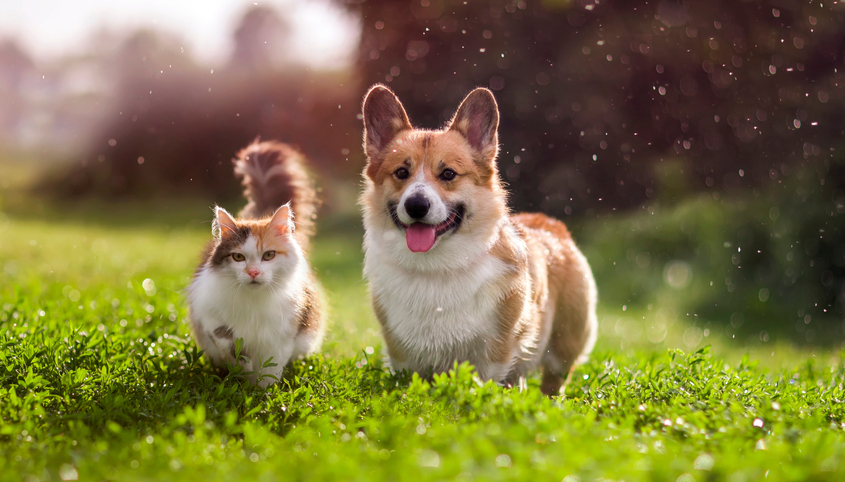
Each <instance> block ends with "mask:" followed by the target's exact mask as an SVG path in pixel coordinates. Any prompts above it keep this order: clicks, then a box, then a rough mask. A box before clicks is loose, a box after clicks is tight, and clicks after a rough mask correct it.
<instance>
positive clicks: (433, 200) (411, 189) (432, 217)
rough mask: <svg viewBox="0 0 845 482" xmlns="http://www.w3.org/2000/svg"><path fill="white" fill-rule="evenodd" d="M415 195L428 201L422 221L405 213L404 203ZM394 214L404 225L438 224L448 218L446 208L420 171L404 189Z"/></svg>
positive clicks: (447, 209)
mask: <svg viewBox="0 0 845 482" xmlns="http://www.w3.org/2000/svg"><path fill="white" fill-rule="evenodd" d="M415 194H420V195H422V197H424V198H425V199H426V200H428V202H429V204H430V206H429V208H428V214H426V215H425V217H424V218H422V219H414V218H412V217H411V216H409V215H408V212H407V211H405V201H407V200H408V198H409V197H411V196H413V195H415ZM396 214H398V215H399V220H400V221H402V222H403V223H405V224H411V223H414V222H418V221H421V222H424V223H426V224H440V223H442V222H443V221H446V219H448V218H449V208H447V207H446V204H445V203H444V202H443V200H441V199H440V196H439V195H438V194H437V191H435V190H434V188H433V187H431V185H430V184H429V183H427V182H426V181H425V178H424V177H423V174H422V171H420V173H419V174H417V176H416V177H415V178H414V183H413V184H411V185H410V186H408V187H407V188H406V189H405V192H404V193H402V197H401V198H399V205H398V206H397V207H396Z"/></svg>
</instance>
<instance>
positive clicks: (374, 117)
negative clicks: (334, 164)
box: [363, 84, 412, 177]
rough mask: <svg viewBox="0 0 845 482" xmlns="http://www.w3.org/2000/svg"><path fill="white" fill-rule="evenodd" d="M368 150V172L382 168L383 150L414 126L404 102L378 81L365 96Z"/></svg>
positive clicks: (365, 133) (365, 149)
mask: <svg viewBox="0 0 845 482" xmlns="http://www.w3.org/2000/svg"><path fill="white" fill-rule="evenodd" d="M363 111H364V112H363V113H364V152H365V153H366V154H367V170H366V172H367V175H369V176H370V177H373V176H372V174H374V173H375V171H377V170H378V165H379V164H380V161H381V156H380V154H381V152H382V150H383V149H384V148H385V147H387V145H388V144H390V141H392V140H393V138H394V137H396V135H397V134H399V133H400V132H402V131H403V130H406V129H412V127H411V121H410V120H408V114H407V113H405V108H404V107H402V103H401V102H399V99H398V98H396V95H395V94H394V93H393V92H392V91H391V90H390V89H388V88H387V87H385V86H383V85H381V84H376V85H374V86H373V87H372V88H371V89H370V91H369V92H367V96H366V97H365V98H364V109H363Z"/></svg>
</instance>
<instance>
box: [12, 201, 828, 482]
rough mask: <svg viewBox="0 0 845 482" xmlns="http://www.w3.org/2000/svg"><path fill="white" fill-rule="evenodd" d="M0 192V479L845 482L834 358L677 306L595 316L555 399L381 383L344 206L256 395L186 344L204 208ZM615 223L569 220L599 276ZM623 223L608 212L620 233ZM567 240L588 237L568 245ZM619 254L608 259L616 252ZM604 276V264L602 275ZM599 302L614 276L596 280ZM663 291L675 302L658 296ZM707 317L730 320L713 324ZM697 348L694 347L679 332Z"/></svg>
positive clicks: (450, 384)
mask: <svg viewBox="0 0 845 482" xmlns="http://www.w3.org/2000/svg"><path fill="white" fill-rule="evenodd" d="M4 196H5V197H4V198H2V199H0V202H3V204H0V212H3V213H5V214H0V343H2V345H3V347H2V349H0V378H2V383H0V479H2V480H26V481H33V482H34V481H36V480H41V481H46V480H52V481H57V480H181V479H200V480H204V481H213V480H225V481H231V480H319V479H324V480H366V481H370V480H413V481H415V482H416V481H421V480H461V481H472V480H517V479H531V480H557V481H560V480H564V481H567V482H572V481H577V480H583V481H588V480H626V481H631V480H668V481H676V480H678V481H684V482H688V481H694V480H697V481H703V480H731V481H746V480H747V481H751V480H763V479H765V480H841V479H842V476H843V473H845V465H844V464H843V462H845V432H843V428H844V427H845V408H843V404H842V403H841V402H842V400H843V399H845V393H843V386H842V381H843V374H845V367H843V363H842V359H841V356H840V353H839V351H838V349H835V348H827V349H821V348H813V347H812V346H809V345H806V346H804V345H794V344H791V343H788V342H785V341H784V342H777V343H775V342H771V343H764V342H762V341H761V342H760V343H757V344H754V345H750V346H749V345H747V344H746V343H744V342H743V343H739V342H737V341H736V339H734V338H731V337H730V336H728V335H727V331H725V330H723V329H721V328H719V329H717V328H716V326H717V325H713V326H714V327H713V329H712V331H711V329H710V328H702V327H705V326H710V325H706V324H701V323H698V321H697V320H693V319H692V318H694V316H693V315H687V314H685V313H679V312H677V310H675V309H673V308H672V305H671V296H669V295H666V296H661V297H660V299H659V300H658V299H656V300H654V301H653V302H650V303H635V304H631V305H630V306H629V305H625V306H620V305H619V303H617V302H616V300H615V298H614V297H613V296H605V297H604V298H607V299H610V300H613V302H612V303H611V302H605V303H604V304H603V305H602V306H601V309H600V314H599V318H600V320H601V331H600V333H601V334H600V342H599V344H598V347H597V349H596V352H595V354H594V356H593V357H592V358H591V360H590V362H589V363H588V364H586V365H584V366H583V367H581V368H579V369H578V371H577V372H576V374H575V377H574V378H573V380H572V383H571V384H570V385H569V386H568V387H567V390H566V396H565V397H562V398H558V399H554V400H552V399H548V398H546V397H543V396H542V395H541V393H540V391H539V388H538V385H539V379H538V378H537V377H535V378H532V379H531V380H530V381H529V388H528V390H526V391H523V392H519V391H517V390H514V389H504V388H501V387H498V386H496V385H494V384H491V383H486V384H484V383H481V382H480V381H479V380H477V379H476V378H475V377H474V376H473V374H472V371H471V369H470V368H468V367H466V366H460V367H456V369H455V370H454V371H453V372H450V373H448V374H445V375H442V376H439V377H437V378H436V379H435V380H434V381H433V382H431V383H429V382H426V381H422V380H419V379H417V378H416V377H410V376H402V375H398V376H397V375H393V374H390V373H389V372H388V371H387V370H386V369H385V368H384V365H383V363H382V361H381V360H382V353H381V347H380V340H379V335H378V330H377V324H376V322H375V320H374V318H373V315H372V312H371V310H370V308H369V304H368V300H367V290H366V285H365V284H364V282H363V281H362V279H361V259H362V254H361V250H360V245H361V232H360V228H359V227H358V224H357V217H356V214H355V211H354V207H350V208H348V209H345V210H337V209H335V210H334V212H332V213H330V214H328V215H327V216H326V217H324V218H323V219H322V220H321V222H320V225H319V228H318V229H319V231H320V234H319V236H318V238H317V239H316V240H315V242H314V252H313V254H312V261H313V264H314V266H315V269H316V270H317V273H318V275H319V277H320V279H321V281H322V282H323V284H324V286H325V288H326V292H327V294H328V297H329V300H330V301H329V302H330V308H331V328H330V332H329V334H328V336H327V340H326V343H325V345H324V354H322V355H320V356H315V357H311V358H308V359H306V360H301V361H297V362H295V363H294V364H293V366H292V367H291V368H290V369H289V370H288V375H287V377H286V379H285V380H284V381H283V382H282V383H280V384H277V385H275V386H273V387H271V388H269V389H268V390H266V391H265V390H263V389H260V388H256V387H253V386H249V385H246V384H245V383H244V380H243V378H242V377H241V376H239V375H237V374H234V375H229V376H221V373H219V372H218V371H216V370H214V369H213V368H211V367H210V366H209V365H208V364H207V363H206V362H205V361H204V360H203V359H202V358H201V357H200V354H199V353H198V351H197V348H196V346H195V344H194V343H193V342H192V341H191V338H190V334H189V330H188V326H187V324H186V315H187V313H186V306H185V300H184V295H183V290H184V288H185V286H186V284H187V282H188V279H189V276H190V275H191V273H192V271H193V269H194V268H195V264H196V262H197V257H198V254H199V250H200V247H201V246H202V244H203V243H204V242H205V241H206V240H207V239H208V237H209V235H210V222H209V221H210V215H211V212H210V210H209V209H208V205H209V204H210V202H204V201H198V200H179V201H175V200H170V201H156V202H150V203H145V204H139V203H131V204H125V203H111V204H108V203H91V202H89V203H81V204H74V205H68V206H63V207H61V208H59V207H56V206H55V205H54V204H49V203H44V202H41V201H38V200H37V199H31V198H25V197H14V196H13V195H12V194H10V191H9V190H8V189H7V190H6V191H5V194H4ZM615 222H617V221H616V220H614V219H609V218H608V219H604V220H602V221H601V223H598V224H596V223H593V224H591V223H590V222H587V221H585V220H576V221H575V222H574V223H573V225H574V231H575V233H576V238H579V236H580V238H579V239H584V240H585V241H584V243H583V246H584V250H585V252H586V253H587V254H588V256H589V257H590V259H591V260H592V262H593V264H594V265H596V266H597V268H598V267H599V266H598V265H599V264H608V263H613V262H615V260H614V256H613V255H611V254H608V252H607V250H604V251H602V250H601V249H600V245H601V243H599V242H598V241H597V239H598V237H599V236H600V235H601V234H602V233H604V232H605V231H606V230H607V229H609V228H608V223H615ZM618 222H622V221H618ZM579 233H581V234H580V235H579ZM619 261H620V262H621V260H619ZM605 271H607V270H602V269H597V272H605ZM598 281H599V290H600V292H601V291H602V290H603V289H606V290H612V289H614V287H615V285H614V284H613V283H614V280H611V279H609V278H600V279H599V280H598ZM668 293H670V292H668ZM718 326H725V325H724V324H722V325H718ZM691 329H697V330H698V331H697V332H693V334H694V335H695V336H690V330H691Z"/></svg>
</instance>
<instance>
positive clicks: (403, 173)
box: [393, 167, 411, 179]
mask: <svg viewBox="0 0 845 482" xmlns="http://www.w3.org/2000/svg"><path fill="white" fill-rule="evenodd" d="M393 175H394V176H396V179H408V176H410V175H411V173H410V172H408V170H407V169H405V168H404V167H400V168H399V169H397V170H395V171H393Z"/></svg>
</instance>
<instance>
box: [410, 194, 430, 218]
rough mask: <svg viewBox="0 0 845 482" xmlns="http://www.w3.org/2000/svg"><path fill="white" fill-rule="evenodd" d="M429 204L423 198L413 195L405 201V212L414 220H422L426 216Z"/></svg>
mask: <svg viewBox="0 0 845 482" xmlns="http://www.w3.org/2000/svg"><path fill="white" fill-rule="evenodd" d="M429 207H431V203H429V202H428V199H426V198H425V197H424V196H422V195H420V194H415V195H413V196H411V197H409V198H408V199H406V200H405V212H406V213H408V216H411V217H412V218H414V219H422V218H424V217H425V215H426V214H428V208H429Z"/></svg>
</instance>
